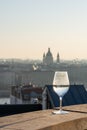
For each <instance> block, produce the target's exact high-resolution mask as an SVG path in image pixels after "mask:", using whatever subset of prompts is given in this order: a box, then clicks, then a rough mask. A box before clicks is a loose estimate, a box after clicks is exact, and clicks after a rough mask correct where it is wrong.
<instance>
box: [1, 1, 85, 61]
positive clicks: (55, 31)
mask: <svg viewBox="0 0 87 130" xmlns="http://www.w3.org/2000/svg"><path fill="white" fill-rule="evenodd" d="M49 47H50V49H51V52H52V54H53V56H54V59H56V55H57V53H58V52H59V54H60V58H61V59H75V58H78V59H87V0H0V58H23V59H42V58H43V53H44V52H45V53H46V52H47V51H48V48H49Z"/></svg>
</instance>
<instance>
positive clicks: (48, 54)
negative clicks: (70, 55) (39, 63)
mask: <svg viewBox="0 0 87 130" xmlns="http://www.w3.org/2000/svg"><path fill="white" fill-rule="evenodd" d="M48 56H50V57H52V53H51V52H50V48H48V52H47V54H46V57H48Z"/></svg>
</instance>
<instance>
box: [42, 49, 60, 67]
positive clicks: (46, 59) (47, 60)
mask: <svg viewBox="0 0 87 130" xmlns="http://www.w3.org/2000/svg"><path fill="white" fill-rule="evenodd" d="M56 62H57V63H59V62H60V56H59V53H58V54H57V60H56ZM53 63H54V59H53V54H52V53H51V51H50V48H48V52H47V53H46V54H45V53H44V54H43V64H45V65H51V64H53Z"/></svg>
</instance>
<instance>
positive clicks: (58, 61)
mask: <svg viewBox="0 0 87 130" xmlns="http://www.w3.org/2000/svg"><path fill="white" fill-rule="evenodd" d="M56 62H57V63H60V56H59V53H57V60H56Z"/></svg>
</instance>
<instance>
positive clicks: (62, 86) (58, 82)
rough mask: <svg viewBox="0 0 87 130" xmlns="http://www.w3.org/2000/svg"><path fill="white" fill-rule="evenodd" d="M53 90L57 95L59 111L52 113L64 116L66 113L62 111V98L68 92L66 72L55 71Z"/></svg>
mask: <svg viewBox="0 0 87 130" xmlns="http://www.w3.org/2000/svg"><path fill="white" fill-rule="evenodd" d="M53 90H54V91H55V92H56V93H57V95H58V96H59V100H60V110H57V111H53V113H54V114H66V113H68V112H67V111H64V110H62V98H63V96H64V95H65V94H66V93H67V91H68V90H69V78H68V73H67V71H56V72H55V74H54V79H53Z"/></svg>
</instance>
